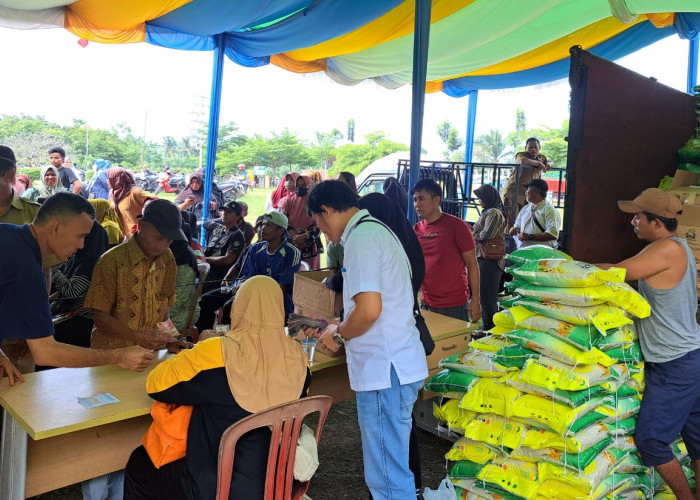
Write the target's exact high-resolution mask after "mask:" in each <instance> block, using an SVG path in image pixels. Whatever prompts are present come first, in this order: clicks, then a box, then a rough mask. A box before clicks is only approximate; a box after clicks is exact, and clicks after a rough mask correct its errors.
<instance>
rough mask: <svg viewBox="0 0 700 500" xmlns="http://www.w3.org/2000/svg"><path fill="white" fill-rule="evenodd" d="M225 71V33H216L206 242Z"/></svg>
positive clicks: (203, 236) (206, 172) (201, 238)
mask: <svg viewBox="0 0 700 500" xmlns="http://www.w3.org/2000/svg"><path fill="white" fill-rule="evenodd" d="M223 72H224V35H223V33H220V34H218V35H216V47H215V48H214V68H213V70H212V82H211V102H210V103H209V131H208V133H207V163H206V167H205V169H204V202H203V203H204V206H203V207H202V229H201V232H200V233H199V242H200V244H201V245H202V246H205V244H206V231H205V230H204V222H205V221H206V220H207V219H209V202H210V200H211V191H212V184H213V183H214V166H215V163H216V144H217V142H218V140H219V113H220V110H221V82H222V81H223V74H224V73H223Z"/></svg>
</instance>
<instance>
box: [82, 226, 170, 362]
mask: <svg viewBox="0 0 700 500" xmlns="http://www.w3.org/2000/svg"><path fill="white" fill-rule="evenodd" d="M176 273H177V266H176V264H175V258H174V257H173V254H172V252H171V251H170V249H167V250H166V252H165V253H163V254H162V255H160V256H159V257H158V258H156V260H155V261H153V263H152V264H151V265H150V266H149V265H148V259H147V258H146V256H145V255H144V254H143V252H142V251H141V248H139V246H138V244H137V243H136V240H135V239H134V237H131V238H130V239H129V241H127V242H126V243H122V244H121V245H117V246H116V247H114V248H112V249H111V250H108V251H107V252H106V253H105V254H104V255H103V256H102V257H101V258H100V260H99V261H97V264H96V265H95V272H94V273H93V275H92V281H91V282H90V289H89V290H88V293H87V297H86V298H85V307H86V308H88V309H94V310H97V311H102V312H106V313H108V314H109V315H110V316H112V317H114V318H116V319H117V320H119V321H120V322H121V323H123V324H124V326H125V327H128V328H130V329H132V330H148V329H153V328H156V323H158V322H159V321H163V320H164V319H165V317H166V314H167V312H168V307H169V306H171V305H172V304H173V303H174V302H175V282H176ZM130 345H133V342H130V341H127V340H124V339H120V338H115V337H110V336H107V335H106V334H104V333H102V332H100V331H99V329H98V328H97V327H95V328H94V329H93V330H92V341H91V347H93V348H96V349H114V348H118V347H126V346H130Z"/></svg>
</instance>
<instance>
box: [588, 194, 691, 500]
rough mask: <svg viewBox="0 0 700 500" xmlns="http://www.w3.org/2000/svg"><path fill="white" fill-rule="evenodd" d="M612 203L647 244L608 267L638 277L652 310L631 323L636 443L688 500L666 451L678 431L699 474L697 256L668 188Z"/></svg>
mask: <svg viewBox="0 0 700 500" xmlns="http://www.w3.org/2000/svg"><path fill="white" fill-rule="evenodd" d="M617 203H618V206H619V207H620V210H622V211H623V212H627V213H633V214H634V217H633V218H632V226H633V227H634V232H635V233H636V234H637V237H638V238H639V239H641V240H644V241H646V242H648V245H647V246H646V247H645V248H644V249H643V250H642V251H641V252H639V253H638V254H637V255H635V256H633V257H630V258H629V259H626V260H623V261H622V262H620V263H618V264H614V266H615V267H622V268H624V269H626V270H627V274H626V278H625V279H626V280H627V281H631V280H639V293H640V294H642V296H643V297H644V298H645V299H646V300H647V301H648V302H649V304H650V305H651V315H650V316H649V317H647V318H643V319H637V320H636V323H637V330H638V333H639V340H640V343H641V347H642V352H643V354H644V359H645V361H646V363H645V367H644V371H645V373H644V375H645V380H646V387H645V390H644V397H643V399H642V406H641V409H640V412H639V417H638V420H637V427H636V431H635V442H636V445H637V448H638V450H639V452H640V454H641V456H642V460H643V462H644V464H645V465H646V466H649V467H656V470H657V471H658V472H659V473H660V474H661V476H662V477H663V479H664V480H665V481H666V483H667V484H668V485H669V486H670V487H671V489H672V490H673V493H674V494H675V495H676V498H678V499H680V500H685V499H692V498H693V495H692V493H691V489H690V486H689V484H688V480H687V479H686V477H685V475H684V474H683V470H682V469H681V466H680V464H679V462H678V460H677V459H676V458H675V457H674V455H673V453H672V451H671V448H670V445H671V443H673V442H674V441H675V439H676V437H677V436H678V433H679V432H680V433H681V435H682V437H683V440H684V441H685V443H686V445H687V447H688V453H689V455H690V457H691V459H692V460H693V468H694V469H695V472H696V475H697V474H698V472H700V384H698V373H700V326H698V324H697V322H696V320H695V311H696V309H697V292H696V288H695V279H696V268H695V260H694V257H693V253H692V251H691V250H690V248H689V247H688V245H687V244H686V241H685V240H684V239H682V238H679V237H678V236H677V235H676V227H677V226H678V221H677V217H678V215H679V214H680V213H681V211H682V208H683V207H682V205H681V202H680V201H679V200H678V198H676V197H675V196H673V195H672V194H671V193H669V192H667V191H663V190H661V189H655V188H651V189H647V190H645V191H644V192H643V193H642V194H640V195H639V196H638V197H637V198H635V199H634V200H632V201H618V202H617ZM611 266H612V264H598V267H600V268H602V269H607V268H609V267H611Z"/></svg>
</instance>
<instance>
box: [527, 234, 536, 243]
mask: <svg viewBox="0 0 700 500" xmlns="http://www.w3.org/2000/svg"><path fill="white" fill-rule="evenodd" d="M527 239H528V240H530V241H532V240H534V239H535V235H534V234H532V233H530V234H528V235H527Z"/></svg>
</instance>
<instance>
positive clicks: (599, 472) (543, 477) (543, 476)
mask: <svg viewBox="0 0 700 500" xmlns="http://www.w3.org/2000/svg"><path fill="white" fill-rule="evenodd" d="M627 454H628V453H627V452H626V451H622V450H617V449H615V448H612V447H608V448H607V449H605V450H604V451H603V452H601V453H600V454H599V455H598V456H597V457H596V458H595V460H593V462H591V463H590V464H589V465H588V466H587V467H586V468H585V469H584V470H583V472H574V471H572V470H571V469H569V468H565V467H561V466H559V465H554V464H551V463H549V462H540V463H539V464H538V468H537V472H538V475H539V478H540V481H541V482H542V488H541V490H540V492H541V494H543V495H545V496H548V497H549V498H552V497H551V496H549V495H551V490H550V489H549V488H548V487H547V485H546V484H547V482H548V481H549V480H556V482H555V483H553V484H559V485H560V488H561V492H562V493H561V496H560V497H554V498H567V497H568V495H569V494H573V492H574V491H575V490H578V496H573V498H585V497H586V496H587V495H590V494H592V493H593V491H594V490H595V489H596V488H597V487H598V485H599V484H600V483H601V482H602V481H603V479H605V478H606V477H607V476H608V475H609V474H610V473H611V472H612V470H613V469H614V468H615V466H616V465H617V464H618V463H619V462H620V460H622V459H623V458H624V457H625V456H626V455H627ZM564 485H566V490H564ZM569 488H571V489H569ZM565 492H566V493H565Z"/></svg>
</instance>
